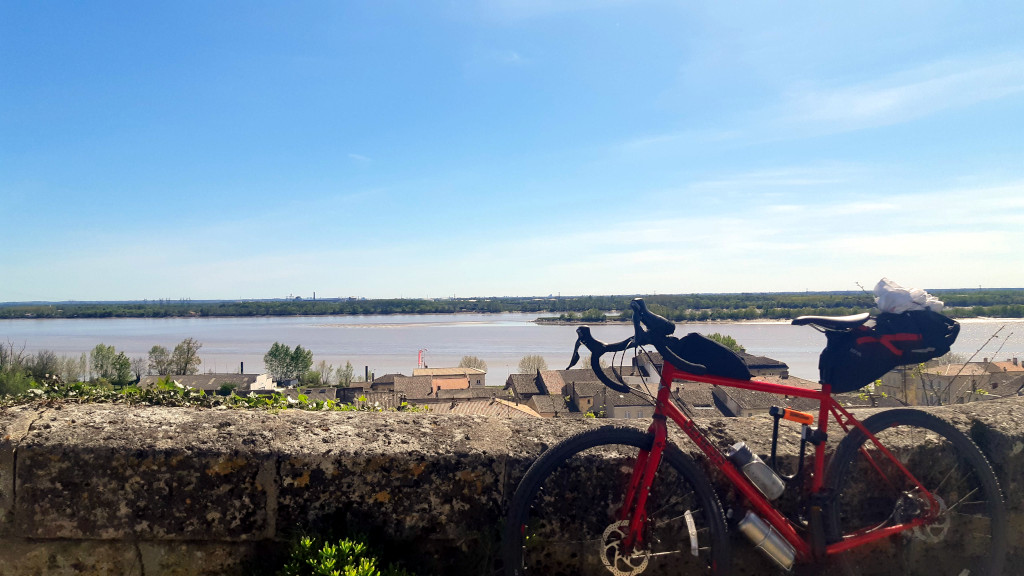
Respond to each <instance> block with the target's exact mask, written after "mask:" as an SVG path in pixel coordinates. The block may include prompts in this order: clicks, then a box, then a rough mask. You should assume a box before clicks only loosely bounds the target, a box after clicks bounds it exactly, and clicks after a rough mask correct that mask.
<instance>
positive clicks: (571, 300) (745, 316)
mask: <svg viewBox="0 0 1024 576" xmlns="http://www.w3.org/2000/svg"><path fill="white" fill-rule="evenodd" d="M931 293H932V294H933V295H935V296H937V297H938V298H939V299H940V300H943V301H945V302H946V306H947V309H946V311H945V313H946V314H948V315H949V316H953V317H956V318H969V317H977V316H989V317H1000V318H1022V317H1024V289H1003V290H932V291H931ZM633 298H634V296H566V297H547V298H473V299H469V298H451V299H443V300H420V299H406V298H400V299H382V300H366V299H352V298H350V299H319V300H303V299H295V300H242V301H227V300H225V301H191V300H175V301H168V300H158V301H145V302H61V303H52V304H50V303H46V304H42V303H33V304H2V305H0V319H12V318H180V317H235V316H334V315H358V314H455V313H459V312H478V313H496V312H527V313H536V314H548V313H550V314H556V315H557V316H556V317H554V318H552V319H553V320H559V319H562V320H568V321H574V320H579V319H582V320H584V321H600V318H601V316H602V315H603V314H598V312H600V313H608V314H609V316H608V319H609V320H627V319H628V318H629V316H630V315H629V302H630V300H632V299H633ZM644 298H645V299H646V300H647V303H648V305H649V306H650V308H651V309H652V310H653V311H655V312H656V313H658V314H661V315H663V316H665V317H667V318H669V319H671V320H675V321H680V322H702V321H713V320H757V319H768V320H786V319H791V318H795V317H797V316H801V315H808V314H818V315H828V316H841V315H846V314H856V313H858V312H864V311H868V310H871V308H872V307H873V305H874V299H873V298H872V296H871V295H870V294H867V293H865V292H801V293H749V294H689V295H654V296H644Z"/></svg>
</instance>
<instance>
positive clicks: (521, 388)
mask: <svg viewBox="0 0 1024 576" xmlns="http://www.w3.org/2000/svg"><path fill="white" fill-rule="evenodd" d="M505 386H506V387H508V388H511V389H512V391H513V392H515V393H516V394H518V395H520V396H526V395H528V394H541V393H543V391H542V390H541V389H540V388H539V387H538V385H537V375H536V374H509V375H508V380H506V381H505Z"/></svg>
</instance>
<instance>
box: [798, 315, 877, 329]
mask: <svg viewBox="0 0 1024 576" xmlns="http://www.w3.org/2000/svg"><path fill="white" fill-rule="evenodd" d="M870 317H871V315H870V314H868V313H867V312H861V313H860V314H853V315H852V316H800V317H799V318H797V319H795V320H793V325H794V326H806V325H808V324H809V325H811V326H818V327H820V328H822V329H824V330H841V331H842V330H853V329H854V328H856V327H857V326H860V325H861V324H864V323H865V322H867V321H868V318H870Z"/></svg>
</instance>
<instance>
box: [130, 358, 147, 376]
mask: <svg viewBox="0 0 1024 576" xmlns="http://www.w3.org/2000/svg"><path fill="white" fill-rule="evenodd" d="M145 370H146V359H145V358H143V357H142V356H136V357H135V358H132V372H133V373H135V381H136V382H138V381H140V380H142V375H143V373H144V372H145Z"/></svg>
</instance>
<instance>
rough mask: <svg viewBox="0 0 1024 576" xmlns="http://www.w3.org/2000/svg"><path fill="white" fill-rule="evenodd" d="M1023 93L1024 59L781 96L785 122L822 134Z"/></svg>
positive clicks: (943, 65) (938, 68) (945, 65)
mask: <svg viewBox="0 0 1024 576" xmlns="http://www.w3.org/2000/svg"><path fill="white" fill-rule="evenodd" d="M1022 92H1024V57H1021V56H1018V55H1013V56H1007V57H1003V58H1000V59H996V60H985V61H981V62H979V61H967V60H955V61H942V62H936V63H932V64H929V65H927V66H923V67H920V68H916V69H912V70H907V71H904V72H902V73H899V74H895V75H892V76H889V77H887V78H881V79H877V80H871V81H866V82H861V83H857V84H851V85H846V86H833V87H824V86H822V87H817V86H805V87H802V88H800V89H796V90H793V91H791V92H790V93H789V94H787V95H786V96H785V102H784V108H786V109H787V110H789V112H788V114H786V118H785V120H784V121H786V122H795V123H798V124H803V125H806V127H808V128H811V129H814V130H818V131H825V132H845V131H851V130H859V129H863V128H871V127H877V126H885V125H891V124H897V123H901V122H908V121H911V120H914V119H917V118H921V117H925V116H929V115H932V114H936V113H938V112H941V111H943V110H948V109H953V108H962V107H967V106H972V105H975V104H978V103H980V102H985V101H989V100H996V99H999V98H1004V97H1006V96H1011V95H1014V94H1020V93H1022Z"/></svg>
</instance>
